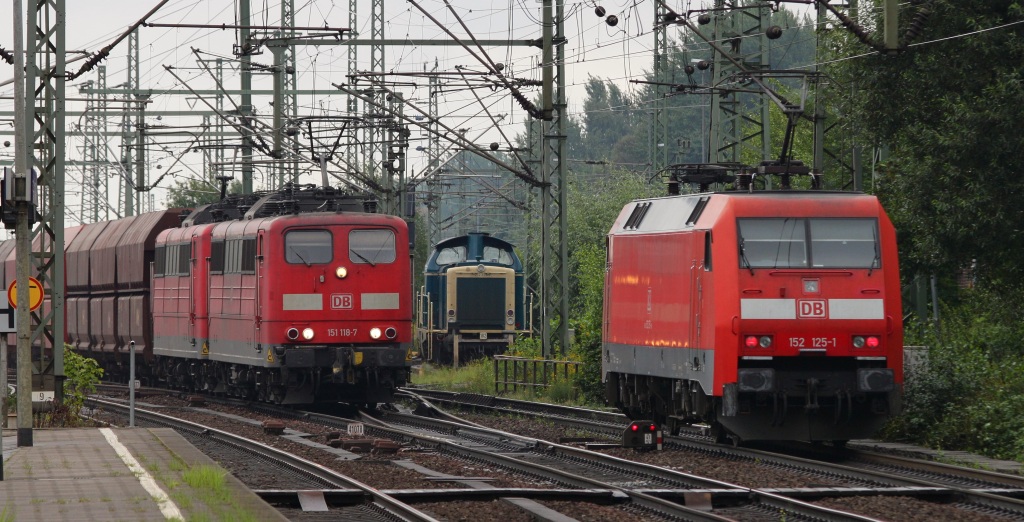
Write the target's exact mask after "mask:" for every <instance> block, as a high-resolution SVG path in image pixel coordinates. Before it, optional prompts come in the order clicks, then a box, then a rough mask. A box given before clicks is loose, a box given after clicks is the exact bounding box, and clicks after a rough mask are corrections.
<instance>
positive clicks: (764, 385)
mask: <svg viewBox="0 0 1024 522" xmlns="http://www.w3.org/2000/svg"><path fill="white" fill-rule="evenodd" d="M607 263H608V264H607V268H608V270H607V275H606V283H605V285H606V286H605V293H606V295H605V312H604V313H605V331H604V345H603V351H604V353H603V361H604V362H603V372H604V378H605V382H606V384H607V397H608V399H609V401H610V402H612V403H614V404H617V405H618V406H619V407H620V408H621V409H622V410H623V411H624V412H626V413H627V414H628V415H629V416H630V417H632V418H647V419H650V418H653V419H655V420H657V421H659V422H662V423H665V424H668V425H670V426H672V427H677V426H679V425H682V424H684V423H698V422H702V423H708V424H709V425H710V426H711V427H712V428H713V429H714V431H715V432H716V433H717V434H718V436H719V437H720V438H722V439H724V438H726V437H731V438H733V439H736V440H766V439H787V440H824V441H846V440H849V439H853V438H862V437H867V436H870V435H871V434H873V433H875V432H876V431H877V430H878V429H879V427H880V426H881V424H882V423H884V422H885V421H886V420H887V419H888V417H889V416H890V415H891V414H892V413H893V412H894V411H895V410H896V409H897V408H898V405H899V399H900V392H901V387H902V382H903V367H902V354H903V335H902V331H903V330H902V313H901V302H900V283H899V268H898V264H897V253H896V233H895V230H894V229H893V226H892V223H891V222H890V221H889V219H888V217H887V216H886V214H885V212H884V211H883V209H882V207H881V205H880V204H879V202H878V200H877V199H876V198H875V197H873V196H870V195H865V194H861V193H850V192H825V191H757V192H742V191H735V192H722V193H704V194H695V195H686V196H673V197H665V198H655V199H645V200H639V201H635V202H632V203H630V204H628V205H627V206H626V207H625V208H624V209H623V210H622V213H621V214H620V215H619V217H618V219H617V220H616V221H615V224H614V225H613V227H612V229H611V231H610V232H609V234H608V260H607Z"/></svg>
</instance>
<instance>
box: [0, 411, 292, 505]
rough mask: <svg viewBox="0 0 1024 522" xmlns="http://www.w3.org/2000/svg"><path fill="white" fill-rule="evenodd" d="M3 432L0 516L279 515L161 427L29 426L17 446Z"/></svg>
mask: <svg viewBox="0 0 1024 522" xmlns="http://www.w3.org/2000/svg"><path fill="white" fill-rule="evenodd" d="M3 435H4V436H3V437H2V442H3V458H4V480H3V481H0V520H17V521H19V522H21V521H47V522H52V521H90V522H91V521H96V520H109V521H118V520H123V521H143V520H147V521H148V520H152V521H164V520H193V519H202V520H211V521H214V520H224V521H228V520H260V521H263V520H266V521H284V520H287V519H286V518H285V517H284V516H283V515H281V514H280V513H279V512H278V511H277V510H275V509H274V508H273V507H271V506H270V505H269V504H267V503H266V502H264V501H263V500H262V499H260V498H259V497H258V496H257V495H256V494H255V493H253V492H252V491H249V489H247V488H246V487H245V486H244V485H243V484H242V483H241V482H240V481H239V480H238V479H236V478H235V477H233V476H231V475H230V474H227V473H226V472H224V471H223V469H221V468H219V467H218V466H217V464H216V463H215V462H214V461H213V460H212V459H210V458H209V457H207V456H206V455H204V454H202V453H201V452H200V451H199V450H197V449H196V448H195V447H193V446H192V445H191V444H189V443H188V441H186V440H185V439H184V438H182V437H181V436H180V435H178V434H177V433H176V432H174V430H171V429H168V428H152V429H147V428H134V429H130V428H115V429H96V428H81V429H66V430H48V429H37V430H34V431H33V446H32V447H21V448H18V447H16V437H15V432H14V431H13V430H5V431H4V433H3ZM211 476H212V477H217V476H223V479H220V480H218V479H213V480H212V484H214V485H213V486H211V485H210V482H204V481H202V480H200V479H199V478H200V477H211ZM218 484H219V485H218ZM5 517H6V518H5Z"/></svg>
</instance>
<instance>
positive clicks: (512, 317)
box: [505, 308, 516, 326]
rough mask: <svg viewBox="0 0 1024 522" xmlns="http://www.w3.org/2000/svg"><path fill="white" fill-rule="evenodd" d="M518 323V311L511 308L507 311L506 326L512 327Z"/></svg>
mask: <svg viewBox="0 0 1024 522" xmlns="http://www.w3.org/2000/svg"><path fill="white" fill-rule="evenodd" d="M515 321H516V311H515V310H513V309H511V308H509V309H508V310H506V311H505V324H507V325H509V326H511V325H512V323H514V322H515Z"/></svg>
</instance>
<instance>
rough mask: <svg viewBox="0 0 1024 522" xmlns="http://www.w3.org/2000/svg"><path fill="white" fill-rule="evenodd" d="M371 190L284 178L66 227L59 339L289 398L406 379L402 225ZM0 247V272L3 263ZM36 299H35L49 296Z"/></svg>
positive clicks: (144, 370)
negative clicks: (282, 182)
mask: <svg viewBox="0 0 1024 522" xmlns="http://www.w3.org/2000/svg"><path fill="white" fill-rule="evenodd" d="M372 206H374V202H373V201H371V200H365V199H364V198H363V197H361V196H358V195H349V194H345V193H342V192H339V191H336V190H334V189H331V188H320V187H315V186H294V185H289V186H287V187H286V188H285V189H283V190H281V191H276V192H270V193H262V194H256V195H247V196H230V197H228V198H227V199H225V200H223V201H221V202H218V203H215V204H212V205H207V206H204V207H200V208H198V209H196V210H195V211H192V212H189V211H187V210H183V209H172V210H164V211H160V212H151V213H148V214H141V215H138V216H132V217H128V218H123V219H118V220H112V221H104V222H99V223H91V224H88V225H84V226H82V227H76V228H74V229H68V230H67V231H66V238H67V240H66V243H65V245H66V247H65V254H66V260H67V263H66V266H67V270H66V273H67V277H66V281H67V289H66V295H67V299H66V311H67V321H66V324H67V339H66V341H67V342H68V343H69V344H71V346H72V347H73V348H74V349H76V350H78V351H81V352H83V353H84V354H85V355H87V356H90V357H94V358H96V359H97V360H99V361H100V362H101V364H102V365H103V366H104V368H105V369H106V370H107V372H108V375H109V376H111V377H113V378H115V379H117V378H121V379H125V378H127V367H128V357H127V354H128V352H129V348H130V345H131V344H132V343H134V344H135V346H136V349H137V351H138V365H137V373H138V377H139V378H141V379H143V380H145V381H147V382H149V383H154V384H155V383H159V382H164V383H167V384H169V385H171V386H174V387H178V388H181V389H185V390H196V391H210V392H216V393H224V394H228V395H234V396H239V397H245V398H250V399H259V400H264V401H268V402H277V403H287V404H297V403H314V402H334V401H340V402H349V403H359V404H371V403H379V402H390V401H391V400H392V399H393V392H394V390H395V389H396V388H398V387H400V386H404V385H405V383H406V382H407V381H408V376H409V368H410V363H409V361H408V353H409V348H410V346H411V343H412V334H413V331H412V276H411V273H412V272H411V260H410V257H409V256H410V254H409V231H408V227H407V225H406V223H405V221H403V220H402V219H400V218H398V217H394V216H387V215H382V214H375V213H373V212H372V210H373V209H367V207H372ZM14 256H15V253H14V241H8V242H3V243H0V259H5V260H6V262H5V263H0V274H2V273H4V272H6V273H7V274H8V278H10V277H12V274H13V272H14ZM47 305H48V304H47Z"/></svg>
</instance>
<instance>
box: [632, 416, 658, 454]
mask: <svg viewBox="0 0 1024 522" xmlns="http://www.w3.org/2000/svg"><path fill="white" fill-rule="evenodd" d="M622 447H623V448H634V449H638V450H653V449H657V450H660V449H661V448H662V432H661V428H659V427H658V425H657V424H655V423H654V421H647V420H645V421H633V422H632V423H630V425H629V426H628V427H626V429H625V430H624V431H623V432H622Z"/></svg>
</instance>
